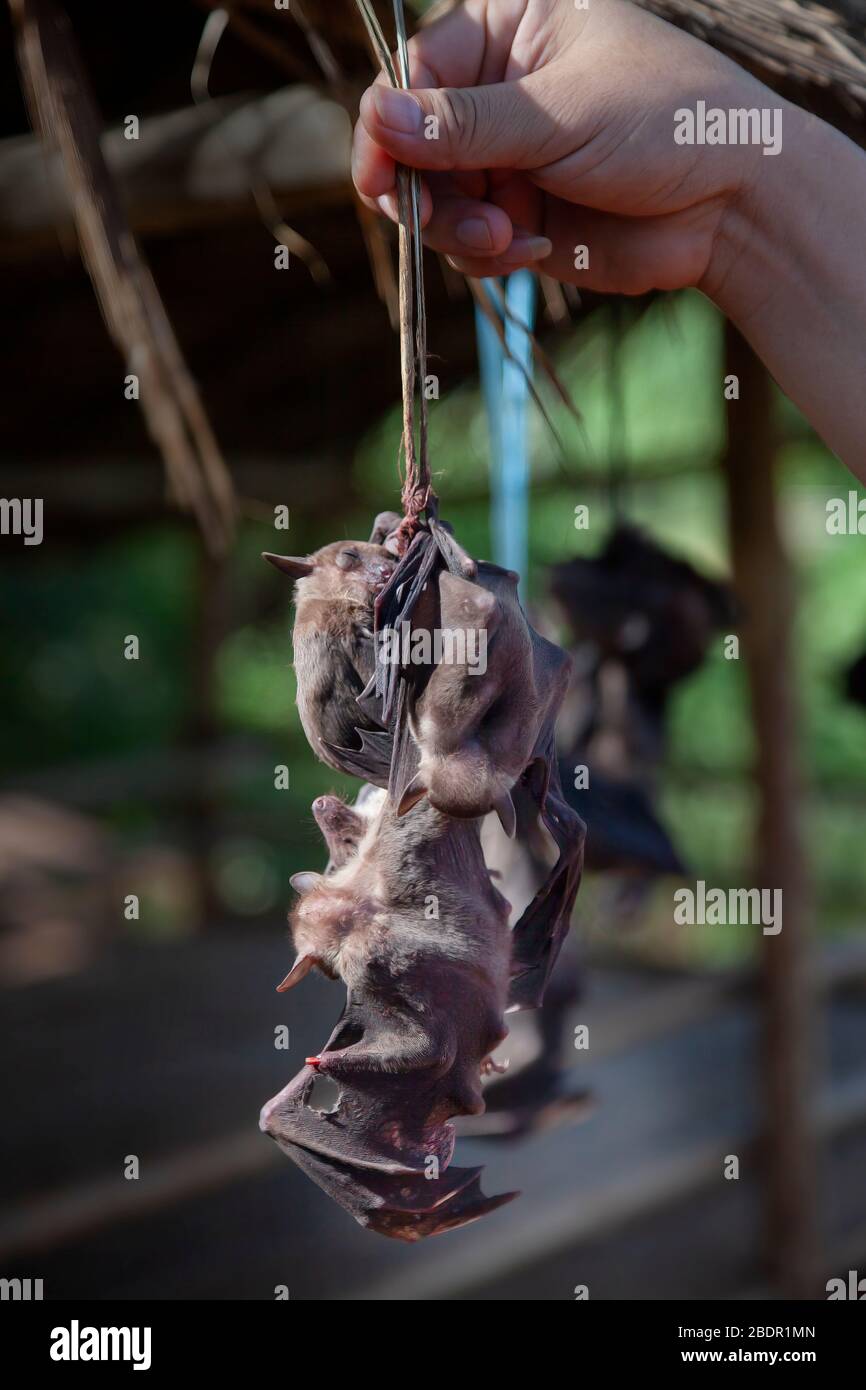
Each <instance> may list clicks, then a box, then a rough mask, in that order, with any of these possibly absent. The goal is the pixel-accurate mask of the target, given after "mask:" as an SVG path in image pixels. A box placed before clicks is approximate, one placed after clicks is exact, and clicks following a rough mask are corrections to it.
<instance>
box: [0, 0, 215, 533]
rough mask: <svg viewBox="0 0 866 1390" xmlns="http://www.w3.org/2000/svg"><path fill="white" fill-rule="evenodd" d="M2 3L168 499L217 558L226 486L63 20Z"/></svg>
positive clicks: (47, 1)
mask: <svg viewBox="0 0 866 1390" xmlns="http://www.w3.org/2000/svg"><path fill="white" fill-rule="evenodd" d="M10 5H11V10H12V15H13V19H14V21H15V26H16V36H17V43H18V55H19V62H20V64H21V68H22V72H23V75H24V86H25V92H26V96H27V100H28V105H29V107H30V111H31V117H32V120H33V124H34V127H35V128H36V129H37V130H38V131H39V133H40V134H41V135H42V138H43V139H44V140H45V141H46V143H48V144H50V145H51V146H52V147H54V148H56V150H57V152H58V154H59V156H60V160H61V163H62V167H63V171H64V174H65V177H66V180H67V183H68V186H69V193H70V202H71V205H72V210H73V217H74V220H75V225H76V230H77V233H78V241H79V245H80V249H81V257H82V260H83V262H84V265H85V267H86V269H87V272H88V274H89V276H90V278H91V280H92V282H93V286H94V289H95V291H96V295H97V299H98V301H99V306H100V309H101V311H102V315H103V318H104V319H105V323H106V326H107V327H108V330H109V332H110V334H111V336H112V338H113V339H114V341H115V343H116V344H117V346H118V348H119V349H120V351H121V352H122V354H123V356H124V358H125V360H126V364H127V369H128V372H129V373H130V374H132V375H135V376H136V377H137V378H138V381H139V386H140V395H139V399H140V403H141V407H142V411H143V413H144V417H145V420H146V423H147V426H148V429H149V431H150V434H151V436H152V437H153V439H154V441H155V442H156V444H157V446H158V447H159V449H160V451H161V453H162V457H163V460H164V463H165V467H166V472H167V475H168V481H169V488H170V491H171V494H172V496H173V498H174V500H175V501H176V502H177V504H178V505H179V506H181V507H183V508H184V509H186V510H189V511H191V512H192V513H193V514H194V515H195V516H196V518H197V520H198V522H199V525H200V526H201V528H202V531H203V533H204V536H205V540H206V542H207V544H208V546H209V547H210V548H211V549H212V550H213V551H214V553H221V552H223V551H224V550H225V549H226V547H227V545H228V543H229V541H230V539H231V536H232V534H233V530H234V522H235V513H236V501H235V495H234V489H233V486H232V482H231V478H230V476H229V473H228V470H227V468H226V466H225V463H224V461H223V458H222V455H221V453H220V451H219V447H218V445H217V442H216V439H215V437H214V434H213V430H212V429H211V426H210V422H209V420H208V418H207V412H206V411H205V408H204V406H203V404H202V402H201V399H200V397H199V393H198V390H197V388H196V385H195V382H194V381H193V379H192V377H191V375H190V372H189V369H188V367H187V365H186V363H185V361H184V358H183V354H182V352H181V349H180V346H179V344H178V342H177V339H176V338H175V336H174V332H173V330H172V327H171V323H170V321H169V318H168V315H167V314H166V312H165V307H164V305H163V303H162V300H161V298H160V295H159V291H158V289H157V287H156V284H155V283H154V280H153V277H152V275H151V273H150V270H149V269H148V267H147V265H146V264H145V262H144V259H143V257H142V255H141V252H140V251H139V248H138V246H137V245H136V241H135V238H134V236H133V234H132V231H131V229H130V226H129V222H128V220H127V217H126V213H125V211H124V208H123V204H122V202H121V199H120V196H119V194H118V192H117V189H116V187H115V184H114V181H113V179H112V177H111V174H110V172H109V169H108V166H107V165H106V163H105V159H104V157H103V153H102V149H101V146H100V127H101V123H100V120H99V116H98V112H97V109H96V105H95V102H94V99H93V96H92V94H91V92H90V88H89V84H88V82H87V79H86V76H85V74H84V71H83V69H82V66H81V63H80V61H79V58H78V54H77V49H76V46H75V42H74V37H73V34H72V30H71V28H70V26H69V22H68V19H67V17H66V14H65V13H64V11H63V10H62V9H61V8H60V7H59V6H58V5H57V4H56V3H55V0H10Z"/></svg>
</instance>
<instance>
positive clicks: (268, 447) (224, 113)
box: [0, 0, 866, 514]
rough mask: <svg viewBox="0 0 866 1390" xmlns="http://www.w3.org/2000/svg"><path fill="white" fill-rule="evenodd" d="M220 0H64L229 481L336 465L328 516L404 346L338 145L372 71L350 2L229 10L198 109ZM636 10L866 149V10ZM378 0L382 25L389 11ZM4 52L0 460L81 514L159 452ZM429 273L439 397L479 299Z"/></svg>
mask: <svg viewBox="0 0 866 1390" xmlns="http://www.w3.org/2000/svg"><path fill="white" fill-rule="evenodd" d="M17 3H18V4H20V0H17ZM31 3H38V0H31ZM220 3H221V0H186V3H179V0H148V6H147V20H146V22H145V21H144V20H143V19H141V18H140V17H139V18H138V20H137V19H136V17H135V15H133V16H130V14H129V13H128V12H127V10H126V9H124V8H123V7H119V6H100V7H94V6H93V5H92V4H91V3H90V0H53V4H54V5H57V4H61V5H62V7H63V10H64V11H65V12H66V13H67V14H68V16H69V19H70V21H71V24H72V28H73V30H74V33H75V36H76V38H77V40H78V44H79V46H80V49H81V54H82V61H83V66H84V68H85V69H86V71H87V74H88V76H89V78H90V80H91V82H92V84H93V86H94V88H95V94H96V102H97V106H98V109H99V112H100V115H101V118H102V121H103V122H104V125H105V127H106V128H113V129H114V131H115V134H114V135H113V136H110V137H109V138H108V140H107V141H106V142H105V148H106V151H107V154H108V157H109V163H110V166H111V170H112V173H113V175H114V177H115V178H116V180H117V182H118V184H119V188H120V192H121V194H122V197H123V202H124V205H125V207H126V210H127V213H128V216H129V219H130V223H131V226H132V230H133V232H134V233H135V235H136V236H137V237H138V238H140V239H141V241H142V243H143V245H144V246H145V248H146V251H147V255H148V258H149V260H150V263H151V264H152V266H153V269H154V271H155V276H156V282H157V283H158V285H159V289H160V292H161V294H162V296H163V299H164V302H165V304H166V308H167V310H168V314H169V317H170V319H171V322H172V323H173V324H174V326H175V328H176V330H177V333H178V336H179V338H180V341H181V343H182V345H183V348H184V351H185V353H186V354H187V356H188V360H189V364H190V367H191V369H192V372H193V374H194V376H195V378H196V379H197V380H198V381H199V383H200V385H201V389H202V396H203V400H204V403H205V406H206V408H207V410H208V412H209V414H210V416H211V418H212V421H213V424H214V427H215V431H216V436H217V438H218V440H219V442H220V444H221V446H222V447H223V448H224V449H225V450H226V451H227V452H228V454H229V455H230V458H231V462H232V466H233V471H234V473H235V476H236V479H237V483H238V487H239V490H240V491H241V493H242V495H244V496H260V497H261V496H268V495H269V494H270V491H271V490H272V489H271V488H270V487H269V485H268V481H267V478H266V477H262V478H261V479H259V478H258V477H257V476H254V475H253V473H252V472H249V473H247V474H246V476H244V475H243V474H242V473H241V470H240V469H239V466H238V461H239V458H240V456H242V455H243V456H245V458H246V459H247V460H251V459H252V458H253V457H254V456H257V457H258V458H259V459H260V460H262V461H263V466H264V464H265V463H266V464H267V466H268V467H269V468H270V467H271V465H272V463H273V466H274V468H275V469H276V470H277V473H278V475H279V474H282V472H283V470H284V467H285V463H284V462H282V461H285V460H288V459H289V458H291V459H292V460H293V464H294V466H295V467H297V466H298V462H299V460H304V459H310V458H312V457H313V455H314V454H315V455H317V456H318V457H319V459H320V460H321V459H322V456H323V454H324V453H327V454H328V456H330V457H332V458H333V463H334V468H333V471H332V473H331V474H330V475H326V472H325V470H323V469H322V468H321V467H320V468H319V469H318V470H314V471H313V472H314V476H313V477H312V478H311V482H310V487H311V489H312V490H314V487H315V486H317V485H319V484H321V485H322V487H323V488H324V491H323V492H322V496H321V504H322V505H333V500H334V496H335V492H336V494H337V495H344V493H345V489H346V487H347V486H348V483H349V471H348V462H349V459H350V458H351V454H352V450H353V441H354V439H356V438H357V436H358V434H359V433H361V432H363V431H364V429H365V428H366V427H368V426H369V425H370V424H371V423H372V422H373V421H374V420H375V419H377V418H378V416H379V415H380V414H381V412H382V411H383V410H384V409H386V408H387V406H388V405H389V404H390V403H392V402H394V401H395V399H396V397H397V395H398V392H399V350H398V344H397V340H396V337H395V335H394V334H393V332H392V329H391V327H390V325H389V321H388V315H387V312H386V310H385V309H384V308H383V307H382V306H381V304H380V303H379V302H378V300H377V291H376V287H375V285H374V280H373V274H372V272H371V264H370V258H369V255H368V252H370V250H371V247H372V258H373V261H374V263H378V266H379V271H380V278H381V275H382V274H384V272H383V270H382V265H383V263H384V262H387V260H388V258H389V256H391V255H392V252H389V251H388V250H387V247H386V245H385V242H386V241H387V237H388V232H387V229H382V228H381V227H379V228H378V230H377V229H376V228H375V227H373V226H372V225H371V224H373V223H378V219H374V218H372V217H370V218H368V221H367V225H366V228H365V231H366V237H367V243H368V245H367V246H365V240H364V236H362V234H361V231H360V229H359V227H358V225H357V223H356V221H355V218H354V216H353V213H352V202H353V200H352V190H351V184H350V180H349V176H348V158H347V153H346V151H347V144H348V142H347V137H346V132H345V131H344V133H343V135H340V136H339V138H337V136H338V135H339V129H338V125H339V122H340V120H341V119H342V122H343V124H344V125H345V126H347V124H348V123H347V121H346V118H345V115H344V114H343V112H341V111H340V107H341V106H342V107H345V108H348V110H349V111H350V113H351V112H352V111H353V109H354V106H355V103H356V102H357V98H358V96H359V95H360V93H361V91H362V90H363V88H364V87H365V86H366V85H367V83H368V82H369V80H370V75H371V72H372V70H373V67H372V58H371V54H370V50H369V45H368V41H367V37H366V33H365V31H364V29H363V26H362V25H361V24H360V22H359V19H358V16H357V11H356V7H355V0H292V6H291V11H288V12H287V11H280V12H277V11H275V9H274V4H273V0H235V3H234V4H233V6H232V22H231V24H230V26H229V29H228V30H227V32H226V34H225V36H224V37H223V38H222V40H221V42H220V44H219V47H218V49H217V51H216V54H215V57H214V61H213V64H212V70H211V73H210V91H211V94H212V95H213V96H214V98H215V101H214V103H213V104H212V105H211V106H210V107H208V106H202V107H199V108H197V109H194V108H192V106H191V102H190V73H191V71H192V67H193V62H194V59H195V55H196V50H197V47H198V44H199V39H200V36H201V33H202V28H203V25H204V23H205V21H206V19H207V13H206V11H208V10H214V9H216V8H218V7H219V6H220ZM447 3H448V0H439V6H438V7H439V8H441V7H443V6H444V5H445V4H447ZM636 3H640V4H643V5H644V6H645V8H647V9H649V10H651V11H653V12H654V13H657V14H659V15H661V16H662V17H664V18H666V19H668V20H671V21H673V22H674V23H676V24H679V25H680V26H682V27H684V28H686V29H688V30H690V31H691V32H694V33H695V34H697V35H698V36H700V37H701V38H703V39H706V40H707V41H708V42H710V43H712V44H713V45H715V46H717V47H718V48H720V49H723V50H724V51H726V52H727V53H729V54H730V55H731V56H732V57H733V58H735V59H736V60H737V61H739V62H741V63H745V64H746V65H748V66H749V67H751V68H752V69H754V70H755V71H756V72H757V74H758V75H759V76H761V77H762V78H763V79H764V80H766V81H768V82H770V83H771V84H772V85H773V86H774V87H776V88H777V89H779V90H780V91H782V92H783V93H784V94H785V95H786V96H789V97H790V98H791V99H792V100H794V101H796V102H799V103H800V104H801V105H804V106H807V107H809V108H811V109H812V110H814V111H816V112H817V113H818V114H819V115H821V116H822V117H824V118H825V119H828V120H830V121H831V122H833V123H834V124H836V125H838V126H839V127H841V128H842V129H843V130H845V131H846V133H847V134H848V135H850V136H851V137H852V138H854V139H855V140H858V141H859V142H860V143H862V144H864V145H866V0H834V3H833V5H832V6H829V5H818V4H813V3H811V2H810V0H636ZM376 4H377V9H378V12H379V14H380V15H381V18H382V21H383V24H384V26H385V29H386V32H388V33H390V32H392V12H391V0H376ZM407 9H408V3H407ZM313 31H315V32H313ZM3 39H5V40H6V42H5V43H3V42H0V74H2V76H3V78H4V79H5V80H4V81H3V82H2V83H0V264H2V263H6V265H7V267H8V265H9V263H13V262H14V265H15V273H14V275H10V276H7V278H8V279H9V281H10V290H9V295H8V305H7V308H8V314H7V327H8V330H9V332H10V335H11V337H12V339H13V340H14V342H15V352H14V353H13V354H11V356H10V362H9V364H8V367H7V371H6V374H5V376H4V379H3V381H2V383H0V408H2V411H3V415H4V418H5V419H6V420H7V429H6V433H5V438H4V445H3V448H2V453H3V454H4V455H5V456H6V459H7V461H10V462H11V461H12V460H13V459H14V460H17V461H18V462H22V461H24V460H26V461H27V462H28V466H30V465H32V462H34V461H35V460H37V459H39V460H41V462H42V464H43V465H44V466H45V467H47V468H55V467H56V466H57V462H58V461H60V460H63V461H64V466H63V476H64V477H68V478H69V492H70V501H69V505H70V507H71V508H72V507H76V508H78V507H80V505H81V498H82V490H81V489H80V487H77V486H76V484H75V482H74V478H75V477H76V476H77V475H78V472H79V469H80V466H81V462H82V460H83V459H84V460H87V461H88V463H90V462H91V461H92V462H93V463H94V464H95V463H96V462H97V460H99V459H100V458H102V459H105V460H106V461H111V460H116V459H117V458H118V456H122V457H124V458H126V459H130V458H132V457H133V456H138V458H139V459H144V458H147V457H148V450H147V446H146V444H145V437H144V432H143V429H142V425H141V421H140V419H139V416H138V412H137V411H136V410H134V409H133V410H131V409H130V408H129V405H128V403H127V402H126V401H125V400H124V397H123V393H122V391H121V390H119V388H118V380H121V379H122V373H121V370H120V368H121V364H120V362H119V361H118V356H117V353H116V351H115V349H114V348H112V346H111V345H110V343H109V341H108V339H107V337H106V333H105V329H104V326H103V325H102V323H101V322H100V320H99V314H98V311H97V309H96V305H95V301H94V297H93V292H92V289H91V287H90V285H89V283H88V281H87V279H86V277H85V275H84V274H83V272H82V270H81V265H80V261H79V258H78V256H77V254H76V252H75V241H74V233H73V232H72V231H71V229H70V226H69V208H68V203H66V202H64V198H65V196H66V195H65V194H64V192H63V186H62V184H58V183H57V182H56V181H54V180H53V179H50V178H48V177H47V173H50V169H48V170H46V167H44V160H43V156H42V154H41V153H40V152H39V150H38V149H37V148H36V142H35V137H32V136H31V137H28V136H26V135H25V131H26V130H27V126H28V122H27V119H26V116H25V112H24V107H23V103H22V100H21V97H20V94H19V88H18V79H17V73H16V71H15V64H14V57H13V46H12V43H11V41H10V40H11V33H10V25H9V14H8V9H7V7H6V6H4V5H0V40H3ZM335 73H336V74H337V76H336V79H335ZM329 75H330V80H328V78H329ZM314 89H315V90H314ZM296 106H297V107H298V113H296V115H295V116H293V118H292V120H291V122H289V121H288V120H287V119H286V113H287V112H288V111H289V110H290V109H291V110H294V109H295V107H296ZM129 112H136V113H139V114H140V115H141V117H142V135H141V139H140V140H139V141H138V142H135V143H129V142H127V141H126V140H124V139H123V137H122V133H121V132H120V130H119V125H120V123H121V122H122V121H123V119H124V117H125V116H126V114H127V113H129ZM315 122H318V127H317V129H319V127H320V134H321V139H319V140H318V142H317V139H316V138H315V137H316V130H314V129H313V125H312V124H311V123H315ZM335 122H337V125H335V124H334V123H335ZM335 131H336V132H337V133H336V134H335V133H334V132H335ZM323 140H324V141H325V142H326V145H325V148H323V145H322V141H323ZM341 160H342V165H341V163H340V161H341ZM341 170H342V171H341ZM259 175H261V176H262V177H263V178H264V179H265V180H266V181H267V183H268V184H269V186H270V187H271V189H272V190H273V193H274V196H275V198H276V200H277V202H278V205H279V208H280V211H281V212H282V214H283V216H284V217H285V219H286V220H287V221H288V222H289V223H290V224H291V226H292V228H296V229H297V230H298V232H299V233H300V234H301V235H302V236H303V237H304V238H306V239H307V240H308V241H309V242H311V243H312V244H313V245H314V246H315V247H316V249H317V251H318V252H320V253H321V255H322V257H323V258H324V260H325V261H326V262H327V264H328V266H329V268H330V271H331V274H332V281H331V283H330V284H329V285H324V286H322V285H321V284H319V283H317V282H316V281H315V280H314V279H313V278H312V277H311V276H310V274H309V273H308V271H307V269H306V268H305V267H304V266H303V265H302V264H301V263H300V261H298V262H297V265H296V269H295V271H294V273H292V274H291V275H290V276H289V277H284V278H280V277H276V278H275V275H274V270H273V252H272V249H271V245H270V244H269V234H268V231H267V229H266V228H265V227H264V226H263V225H262V222H261V217H260V214H259V211H258V210H257V207H256V205H255V203H254V202H253V200H252V197H251V195H250V192H249V182H250V179H251V178H252V177H253V176H259ZM429 282H430V286H429V288H430V312H431V321H432V322H435V324H436V350H437V353H438V354H439V356H440V363H441V366H440V370H441V372H442V377H443V389H447V388H450V387H452V386H453V385H455V384H456V383H457V382H458V381H459V380H460V379H461V377H462V376H464V375H465V374H466V373H467V372H470V371H472V370H473V367H474V361H475V357H474V343H473V314H472V307H471V301H470V300H469V299H468V298H466V297H464V298H455V297H454V295H453V291H454V286H453V285H452V284H448V285H446V284H445V283H444V282H443V280H442V276H441V275H440V273H439V272H438V271H437V270H436V268H435V266H434V265H433V264H432V262H431V266H430V275H429ZM58 361H59V362H60V363H61V364H62V369H61V371H60V373H59V375H58V373H57V371H56V369H55V366H54V365H53V364H56V363H57V362H58ZM49 363H50V364H52V365H51V366H50V367H49V365H48V364H49ZM49 370H50V374H51V399H52V411H51V412H46V411H45V409H44V400H45V392H46V373H47V372H49ZM151 457H152V455H151ZM278 460H279V461H280V462H279V463H278V462H277V461H278ZM72 464H74V465H75V466H74V467H71V466H67V465H72ZM22 466H23V464H22ZM248 467H249V468H251V467H252V464H251V463H250V464H247V463H245V465H244V469H245V470H246V469H247V468H248ZM125 469H126V474H127V476H126V477H125V478H124V480H123V482H122V483H120V482H119V481H118V484H117V493H118V499H121V500H122V504H123V507H124V508H125V509H127V510H129V511H130V512H132V511H133V510H134V509H135V508H136V507H137V506H138V505H139V504H138V503H136V502H135V497H136V495H137V494H136V490H135V488H134V487H132V486H131V485H130V476H129V475H130V465H128V464H127V465H125ZM146 476H147V478H148V479H150V481H149V482H148V483H147V485H146V486H145V485H144V483H143V484H142V493H141V511H142V514H148V513H149V512H150V509H151V508H158V507H159V506H160V505H161V500H160V498H161V493H160V488H159V479H158V474H157V472H156V470H154V469H153V468H152V466H151V467H150V469H149V471H148V472H147V475H146ZM22 485H23V484H22ZM46 486H47V482H46ZM93 495H94V496H95V495H96V493H95V491H94V492H93ZM311 500H312V494H311ZM119 504H120V503H119ZM313 504H315V503H313Z"/></svg>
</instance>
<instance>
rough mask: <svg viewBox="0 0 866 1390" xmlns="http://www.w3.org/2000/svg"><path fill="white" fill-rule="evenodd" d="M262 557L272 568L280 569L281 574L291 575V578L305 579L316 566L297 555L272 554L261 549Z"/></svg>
mask: <svg viewBox="0 0 866 1390" xmlns="http://www.w3.org/2000/svg"><path fill="white" fill-rule="evenodd" d="M262 559H263V560H267V561H268V563H269V564H271V565H273V566H274V569H278V570H282V572H283V574H288V575H291V577H292V579H306V577H307V575H308V574H312V573H313V570H314V569H315V568H316V566H315V565H312V564H310V561H309V560H303V559H301V558H300V557H299V556H297V555H272V554H271V553H270V551H269V550H263V551H262Z"/></svg>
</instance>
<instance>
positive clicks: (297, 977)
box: [277, 956, 316, 994]
mask: <svg viewBox="0 0 866 1390" xmlns="http://www.w3.org/2000/svg"><path fill="white" fill-rule="evenodd" d="M315 964H316V957H315V956H298V959H297V960H296V961H295V963H294V965H293V966H292V968H291V970H290V971H289V973H288V975H287V976H286V978H285V979H284V980H283V983H282V984H281V985H277V994H285V992H286V990H287V989H294V987H295V985H298V984H300V982H301V980H303V979H304V978H305V977H306V976H307V975H309V973H310V971H311V970H312V968H313V966H314V965H315Z"/></svg>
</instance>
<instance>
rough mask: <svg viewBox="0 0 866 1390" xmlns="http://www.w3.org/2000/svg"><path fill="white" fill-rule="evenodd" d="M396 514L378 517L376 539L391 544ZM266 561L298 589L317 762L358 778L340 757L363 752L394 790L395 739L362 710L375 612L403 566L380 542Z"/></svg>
mask: <svg viewBox="0 0 866 1390" xmlns="http://www.w3.org/2000/svg"><path fill="white" fill-rule="evenodd" d="M395 521H399V518H397V517H396V515H395V514H394V513H383V514H382V515H381V516H379V517H377V518H376V523H375V525H374V528H373V535H374V537H377V536H378V537H381V538H382V541H385V542H387V538H388V534H389V530H391V531H392V530H393V529H394V527H393V523H394V522H395ZM264 558H265V559H266V560H268V561H269V562H270V563H271V564H272V565H274V566H275V567H276V568H277V569H278V570H280V571H282V573H283V574H288V575H289V576H291V578H293V579H294V580H295V581H296V583H295V625H294V630H293V634H292V640H293V645H294V665H295V674H296V676H297V683H298V696H297V699H298V711H299V713H300V716H301V724H302V725H303V729H304V733H305V734H306V736H307V740H308V742H309V744H310V747H311V748H312V750H313V752H314V753H315V754H316V756H317V757H319V758H321V760H322V761H323V762H325V763H327V764H328V766H329V767H332V768H334V769H335V770H336V771H337V772H345V771H349V772H351V770H352V769H351V767H348V766H347V765H346V760H345V759H342V758H341V757H340V755H339V753H338V752H337V751H335V750H339V749H341V748H345V749H346V750H347V751H348V753H349V754H351V753H352V752H353V751H357V750H363V752H364V754H365V756H366V758H367V761H368V769H367V772H366V776H367V778H368V780H369V781H372V782H376V783H377V784H378V785H387V781H388V769H389V766H390V757H391V739H390V736H389V735H388V734H387V733H385V732H384V731H383V728H382V726H381V724H379V723H378V722H377V721H376V720H375V718H373V717H372V716H371V715H370V713H369V712H365V711H364V710H363V709H362V708H361V707H360V706H359V705H358V703H357V697H358V696H359V695H360V694H362V692H363V691H364V689H365V687H366V686H367V684H368V682H369V680H370V678H371V676H372V675H373V673H374V668H375V648H374V639H373V608H374V603H375V600H376V596H377V594H378V593H379V592H380V590H381V589H382V587H383V585H384V584H385V583H387V581H388V579H389V578H390V576H391V574H392V573H393V571H394V567H395V564H396V561H395V558H394V555H393V552H392V550H391V549H389V548H388V546H387V544H383V543H381V542H380V541H378V540H374V541H370V542H362V541H336V542H334V543H333V544H331V545H326V546H323V547H322V549H321V550H317V551H316V552H315V554H313V555H309V556H304V557H296V556H290V555H272V554H269V553H265V556H264Z"/></svg>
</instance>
